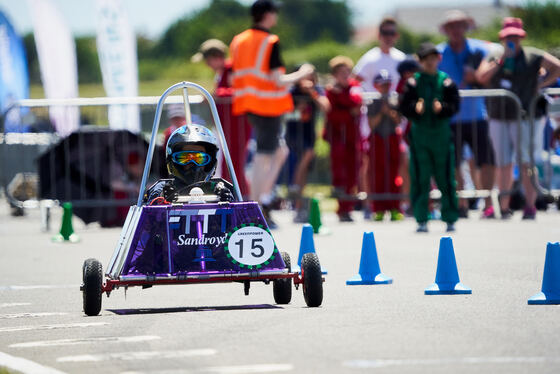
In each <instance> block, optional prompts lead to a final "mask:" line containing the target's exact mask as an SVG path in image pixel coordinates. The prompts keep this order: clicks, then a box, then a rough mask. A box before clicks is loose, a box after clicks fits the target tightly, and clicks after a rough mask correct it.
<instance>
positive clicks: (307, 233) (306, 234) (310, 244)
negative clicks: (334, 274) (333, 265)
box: [292, 223, 327, 274]
mask: <svg viewBox="0 0 560 374" xmlns="http://www.w3.org/2000/svg"><path fill="white" fill-rule="evenodd" d="M306 253H317V252H315V242H314V241H313V226H311V225H310V224H309V223H306V224H304V225H303V227H302V230H301V241H300V243H299V255H298V260H297V265H295V266H292V271H294V272H296V273H299V272H300V271H301V268H300V266H301V260H302V258H303V255H304V254H306ZM321 273H323V274H327V271H326V270H325V269H324V268H323V266H321Z"/></svg>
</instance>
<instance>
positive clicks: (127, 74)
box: [96, 0, 140, 133]
mask: <svg viewBox="0 0 560 374" xmlns="http://www.w3.org/2000/svg"><path fill="white" fill-rule="evenodd" d="M96 9H97V53H98V54H99V64H100V66H101V73H102V75H103V86H104V87H105V92H106V93H107V96H109V97H115V96H127V97H132V96H138V60H137V55H136V37H135V34H134V31H133V30H132V28H131V27H130V23H129V22H128V17H127V14H126V11H125V7H124V4H123V1H122V0H97V1H96ZM109 126H110V127H111V128H114V129H127V130H130V131H132V132H135V133H137V132H140V111H139V109H138V106H137V105H111V106H110V107H109Z"/></svg>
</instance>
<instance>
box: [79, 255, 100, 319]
mask: <svg viewBox="0 0 560 374" xmlns="http://www.w3.org/2000/svg"><path fill="white" fill-rule="evenodd" d="M82 270H83V282H84V283H83V287H82V293H83V297H84V313H85V314H87V315H88V316H96V315H98V314H99V312H100V311H101V296H102V294H103V265H101V262H99V261H98V260H96V259H94V258H88V259H87V260H85V261H84V266H83V268H82Z"/></svg>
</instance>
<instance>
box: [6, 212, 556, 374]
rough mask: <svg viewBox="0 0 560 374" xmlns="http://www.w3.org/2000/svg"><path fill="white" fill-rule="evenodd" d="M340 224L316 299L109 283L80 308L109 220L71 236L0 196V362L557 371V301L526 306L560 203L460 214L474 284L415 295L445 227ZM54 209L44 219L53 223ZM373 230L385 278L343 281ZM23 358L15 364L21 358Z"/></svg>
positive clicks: (169, 369) (282, 232)
mask: <svg viewBox="0 0 560 374" xmlns="http://www.w3.org/2000/svg"><path fill="white" fill-rule="evenodd" d="M275 217H276V218H277V220H278V221H279V223H280V227H281V228H280V229H278V230H276V231H274V232H273V234H274V237H275V240H276V242H277V244H278V247H279V248H280V249H281V250H284V251H288V252H289V253H290V254H291V256H292V258H294V257H296V256H297V254H298V249H299V240H300V233H301V226H300V225H295V224H292V223H291V221H290V218H291V216H290V215H289V214H288V213H287V212H285V213H280V214H276V216H275ZM355 217H356V218H357V222H356V223H353V224H339V223H338V222H337V221H336V219H335V216H334V215H324V217H323V221H324V222H325V225H326V226H328V227H330V229H331V230H332V234H330V235H319V236H316V237H315V244H316V248H317V252H318V255H319V258H320V260H321V263H322V265H323V267H324V268H325V269H326V270H328V275H327V276H326V282H325V283H324V295H325V296H324V301H323V305H322V307H320V308H307V307H306V306H305V302H304V300H303V295H302V292H301V289H300V290H299V291H296V292H294V295H293V299H292V302H291V303H290V304H289V305H286V306H282V307H280V306H277V305H275V304H274V300H273V297H272V286H266V285H264V284H254V285H253V286H252V288H251V294H250V295H249V296H245V295H244V294H243V287H242V286H241V285H240V284H222V285H200V286H161V287H153V288H151V289H146V290H141V289H134V288H132V289H129V290H128V292H126V293H125V292H124V290H122V289H120V290H117V291H115V292H114V293H113V294H111V297H110V298H109V299H107V298H105V297H104V299H103V309H102V312H101V314H100V316H97V317H86V316H85V315H84V314H83V312H82V296H81V293H80V291H79V284H80V283H81V267H82V262H83V261H84V259H86V258H88V257H96V258H98V259H100V260H101V261H102V262H103V264H104V265H106V264H107V262H108V261H109V258H110V256H111V254H112V251H113V248H114V246H115V244H116V241H117V238H118V235H119V233H120V230H118V229H101V228H98V227H91V226H90V227H87V228H86V227H84V226H83V225H82V224H80V222H79V221H78V220H75V221H74V226H75V229H76V232H77V234H78V235H79V236H80V237H81V242H80V243H78V244H68V243H62V244H57V243H53V242H51V240H50V237H51V236H52V235H53V233H52V232H51V233H42V232H41V231H40V223H39V216H38V213H37V212H35V211H32V212H30V214H29V215H28V216H27V217H24V218H12V217H9V215H8V209H7V207H5V205H4V203H2V207H0V243H1V244H0V256H1V257H0V259H1V260H0V367H2V366H5V367H10V368H12V369H14V368H19V369H20V371H22V372H25V373H60V372H63V373H100V372H104V373H128V374H131V373H191V372H192V373H282V372H287V373H290V372H294V373H295V372H302V373H472V372H475V371H478V372H483V373H558V372H560V306H529V305H527V299H528V298H529V297H530V296H532V295H533V294H535V293H536V292H538V291H540V287H541V281H542V274H543V267H544V258H545V249H546V243H547V241H558V240H560V230H559V227H560V225H559V222H560V213H559V212H557V211H551V212H548V213H546V214H540V215H539V216H538V219H537V221H535V222H522V221H521V219H520V217H519V216H518V215H516V216H515V217H514V218H513V219H512V220H511V221H509V222H501V221H481V220H479V219H478V218H477V217H473V218H470V219H468V220H463V221H460V222H459V224H458V225H457V228H458V231H457V233H455V234H454V235H453V241H454V246H455V254H456V258H457V263H458V267H459V274H460V277H461V281H462V282H463V283H464V284H466V285H468V286H470V287H471V288H472V289H473V293H472V295H461V296H425V295H424V293H423V291H424V288H426V287H427V286H428V285H429V284H430V283H432V282H433V281H434V277H435V271H436V263H437V253H438V245H439V239H440V237H441V236H442V235H445V233H444V232H443V230H444V225H443V224H442V223H440V222H434V223H431V225H430V230H431V231H430V233H428V234H416V233H414V228H415V224H414V222H413V221H412V220H411V219H407V220H406V221H404V222H400V223H391V222H385V223H373V222H364V221H363V219H362V217H361V216H360V215H356V216H355ZM59 219H60V218H59V213H57V214H56V215H55V217H54V218H53V222H56V223H55V226H58V222H60V221H59ZM366 230H367V231H370V230H373V231H374V232H375V238H376V242H377V250H378V254H379V260H380V264H381V270H382V271H383V272H384V273H385V274H386V275H388V276H391V277H393V279H394V283H393V284H390V285H378V286H346V285H345V280H346V279H348V278H350V277H351V276H352V275H354V274H355V273H357V271H358V263H359V258H360V251H361V241H362V234H363V232H364V231H366ZM22 359H23V360H22Z"/></svg>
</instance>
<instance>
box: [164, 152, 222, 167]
mask: <svg viewBox="0 0 560 374" xmlns="http://www.w3.org/2000/svg"><path fill="white" fill-rule="evenodd" d="M172 158H173V162H174V163H176V164H179V165H187V164H189V163H193V164H195V165H197V166H205V165H208V163H209V162H210V161H211V160H212V156H210V155H209V154H208V153H206V152H200V151H179V152H175V153H173V155H172Z"/></svg>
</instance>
